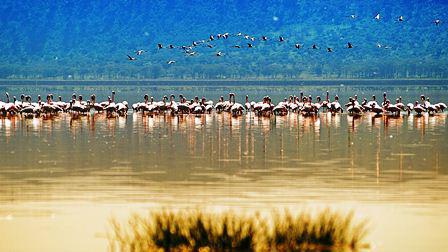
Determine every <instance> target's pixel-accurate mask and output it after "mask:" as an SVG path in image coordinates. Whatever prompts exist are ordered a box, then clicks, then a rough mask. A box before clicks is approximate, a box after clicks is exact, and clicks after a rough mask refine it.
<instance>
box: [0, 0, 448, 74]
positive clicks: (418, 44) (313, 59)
mask: <svg viewBox="0 0 448 252" xmlns="http://www.w3.org/2000/svg"><path fill="white" fill-rule="evenodd" d="M377 13H380V15H381V18H380V20H375V19H374V16H375V15H376V14H377ZM447 13H448V3H447V2H446V1H421V0H398V1H351V2H350V1H346V0H332V1H323V0H314V1H301V0H296V1H287V0H285V1H279V0H268V1H249V0H209V1H198V0H189V1H185V0H146V1H145V0H135V1H133V0H127V1H125V0H117V1H110V0H95V1H87V0H71V1H69V0H66V1H60V0H44V1H35V0H19V1H17V0H2V2H1V3H0V52H1V53H0V78H29V79H32V78H58V79H133V78H147V79H149V78H151V79H157V78H171V79H181V78H188V79H190V78H196V79H224V78H227V79H228V78H235V79H238V78H247V79H248V78H276V79H297V78H314V77H317V78H321V77H323V78H447V77H448V49H447V45H448V43H447V42H448V14H447ZM351 15H355V17H354V18H353V17H351ZM400 15H402V16H403V18H404V20H403V21H402V22H400V21H398V17H399V16H400ZM436 19H440V20H441V23H440V24H439V25H435V23H434V20H436ZM226 32H229V33H230V34H231V35H233V36H231V37H230V38H228V39H219V40H218V39H215V40H214V41H211V42H210V44H212V45H213V46H214V47H213V48H209V47H207V46H206V44H207V43H205V44H201V45H199V46H197V47H194V48H193V50H192V51H194V52H195V55H194V56H189V55H188V54H186V53H185V52H184V50H182V49H179V48H176V49H168V48H166V47H167V46H168V45H169V44H173V45H175V46H181V45H191V44H192V43H193V41H199V40H203V39H204V40H207V39H208V38H209V36H210V34H214V35H215V37H216V35H217V34H218V33H226ZM239 32H241V33H242V35H245V34H248V35H250V36H251V37H255V38H256V40H255V41H254V42H251V43H252V44H253V48H248V47H247V43H248V40H246V39H244V37H243V36H235V34H237V33H239ZM263 35H265V36H267V37H268V40H267V41H261V40H260V38H261V36H263ZM280 35H281V36H284V38H285V40H286V41H284V42H279V41H278V36H280ZM348 42H350V43H352V44H353V48H350V49H349V48H347V43H348ZM158 43H161V44H163V45H164V48H163V49H157V44H158ZM296 43H299V44H300V45H301V46H302V47H301V48H300V49H296V48H295V46H294V45H295V44H296ZM313 44H316V45H317V46H318V48H319V49H316V50H313V49H311V47H312V45H313ZM377 44H380V45H381V47H378V45H377ZM234 45H241V46H242V48H235V47H233V46H234ZM327 47H331V48H332V49H333V52H331V53H330V52H328V51H327ZM138 49H144V50H146V52H145V53H144V54H142V55H140V56H136V55H135V51H136V50H138ZM218 51H221V52H222V56H220V57H218V56H216V53H217V52H218ZM127 54H130V55H131V56H132V57H137V60H135V61H130V60H128V57H127V56H126V55H127ZM169 60H172V61H175V63H174V64H167V61H169Z"/></svg>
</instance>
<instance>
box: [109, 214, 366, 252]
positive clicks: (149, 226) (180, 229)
mask: <svg viewBox="0 0 448 252" xmlns="http://www.w3.org/2000/svg"><path fill="white" fill-rule="evenodd" d="M112 229H113V231H112V232H111V233H110V235H109V242H110V249H111V251H157V250H159V251H357V250H359V249H360V248H363V247H366V246H368V245H367V244H365V243H364V237H365V234H366V228H365V222H361V223H359V224H354V223H353V214H352V213H349V214H346V215H344V214H341V213H338V212H334V211H330V210H325V211H322V212H320V213H317V214H310V213H307V212H304V213H301V214H298V215H293V214H291V213H289V212H288V211H285V212H283V213H279V212H274V213H272V214H271V215H270V218H267V217H263V216H261V215H260V214H258V213H257V214H255V215H254V216H247V215H242V214H235V213H233V212H225V213H219V214H218V213H207V212H202V211H198V210H195V211H185V210H184V211H177V212H176V211H170V210H161V211H154V212H151V213H150V215H149V216H148V217H143V216H140V215H133V216H132V217H131V218H130V219H129V222H128V224H127V225H124V226H123V225H121V224H120V223H119V222H117V221H116V220H112Z"/></svg>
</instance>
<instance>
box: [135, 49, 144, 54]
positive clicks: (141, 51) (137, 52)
mask: <svg viewBox="0 0 448 252" xmlns="http://www.w3.org/2000/svg"><path fill="white" fill-rule="evenodd" d="M144 52H145V50H137V51H135V54H137V55H142V54H143V53H144Z"/></svg>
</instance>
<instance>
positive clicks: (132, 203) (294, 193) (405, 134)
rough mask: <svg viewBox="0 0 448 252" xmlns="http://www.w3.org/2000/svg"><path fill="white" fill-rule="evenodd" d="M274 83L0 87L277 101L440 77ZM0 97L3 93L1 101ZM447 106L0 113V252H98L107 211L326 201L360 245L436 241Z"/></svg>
mask: <svg viewBox="0 0 448 252" xmlns="http://www.w3.org/2000/svg"><path fill="white" fill-rule="evenodd" d="M341 84H343V83H340V82H337V83H333V84H332V85H326V84H319V85H317V84H315V83H311V84H310V83H304V84H298V85H294V84H288V85H285V86H281V85H267V84H263V85H259V84H257V85H251V84H247V85H244V86H241V85H227V84H222V83H220V84H219V85H211V84H197V85H155V86H154V85H138V86H130V85H123V84H119V85H113V86H108V85H105V84H98V85H97V84H96V85H90V84H80V85H75V84H70V85H62V84H60V83H55V84H42V83H39V84H36V85H33V86H30V85H14V86H11V85H10V84H7V83H6V84H5V83H3V84H1V83H0V92H1V93H4V91H8V92H9V93H11V94H13V95H16V96H20V94H21V93H27V94H31V95H36V94H41V95H46V93H48V92H52V93H54V94H55V95H56V96H57V95H63V96H64V98H65V99H68V97H69V95H71V94H72V93H73V92H76V93H78V94H83V95H84V97H88V96H89V95H90V94H91V93H96V94H97V96H98V97H99V98H100V99H104V98H105V97H106V96H107V95H108V94H109V93H110V91H111V90H112V89H114V90H116V91H117V99H118V100H122V99H126V100H128V101H129V102H130V103H133V102H135V101H137V100H141V97H142V96H143V94H144V93H149V94H150V96H154V97H159V98H160V97H161V96H162V95H164V94H166V95H169V94H171V93H174V94H176V95H177V94H180V93H183V94H184V95H187V96H188V97H191V96H193V95H198V96H202V95H205V96H207V97H209V98H211V99H214V100H216V99H217V98H218V97H219V96H220V95H224V96H226V94H227V93H228V92H229V91H233V92H236V94H237V100H239V101H242V99H243V97H244V95H246V94H248V95H249V96H250V97H251V99H259V98H260V97H262V96H264V95H266V94H269V95H271V97H273V99H274V101H275V102H278V101H279V100H280V99H282V98H283V97H285V96H289V95H290V94H298V92H300V91H301V90H303V91H304V92H305V93H306V94H309V93H311V94H312V95H321V96H324V93H325V90H329V91H330V92H331V95H334V94H336V93H337V94H339V96H340V97H341V98H342V100H343V101H345V100H346V98H347V97H348V96H352V95H354V94H358V96H360V97H363V96H366V97H370V96H371V95H372V94H376V95H377V97H381V95H382V93H383V91H387V92H388V95H389V97H393V98H395V97H396V96H402V97H403V98H404V100H405V101H406V102H411V101H415V100H416V99H418V97H419V95H420V94H421V93H424V94H426V95H428V96H430V97H431V101H433V102H435V101H442V102H446V98H447V97H448V96H447V95H448V91H447V90H448V84H447V83H445V82H444V83H442V84H440V83H439V84H438V85H432V83H429V84H428V83H417V84H415V83H412V84H409V85H405V84H402V83H399V85H393V84H394V83H381V84H378V85H375V84H372V83H367V84H366V83H351V84H350V85H341ZM2 98H3V97H2ZM447 126H448V125H447V114H446V113H442V114H438V115H435V116H427V115H425V116H421V117H417V116H414V115H412V114H411V115H410V116H407V115H402V116H401V117H399V118H395V117H379V118H377V117H374V116H372V115H370V114H365V115H363V116H362V117H361V118H353V117H351V116H349V115H346V114H341V115H331V114H327V113H321V114H320V115H318V116H315V117H303V116H301V115H297V114H289V115H287V116H284V117H271V118H265V117H256V116H254V115H253V114H245V115H243V116H241V117H238V118H233V117H231V116H229V115H228V114H225V113H224V114H215V113H212V114H210V115H202V116H193V115H189V116H176V117H172V116H170V115H160V116H154V117H151V116H142V115H141V114H133V113H130V114H129V115H128V117H120V118H106V117H105V116H104V115H91V116H86V117H81V118H72V117H71V116H70V115H60V116H57V117H54V118H34V119H22V118H20V117H15V118H0V234H1V235H0V251H105V250H107V239H106V238H105V233H106V231H107V230H108V228H109V225H108V220H109V219H110V218H111V217H112V216H114V217H117V218H121V219H123V220H125V219H126V218H127V217H128V216H129V215H130V214H132V213H134V212H138V213H146V212H147V210H148V209H153V208H161V207H170V208H176V209H178V208H196V207H199V208H204V209H211V210H219V211H220V210H222V209H238V210H241V211H245V212H252V211H270V210H272V209H282V208H289V209H292V210H293V211H296V210H303V209H321V208H325V207H330V208H332V209H336V210H341V211H350V210H353V211H354V212H355V215H356V218H357V219H367V220H368V221H369V230H370V232H369V235H368V237H367V239H366V241H368V242H369V243H370V244H371V250H372V251H442V250H443V249H446V248H447V247H448V239H447V238H448V237H447V233H448V215H447V214H446V213H448V155H447V153H448V141H447V140H448V131H447Z"/></svg>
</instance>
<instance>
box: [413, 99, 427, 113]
mask: <svg viewBox="0 0 448 252" xmlns="http://www.w3.org/2000/svg"><path fill="white" fill-rule="evenodd" d="M414 111H415V112H416V113H417V115H421V114H422V113H423V112H425V111H426V109H425V108H424V107H423V106H422V105H421V104H419V103H418V101H415V105H414Z"/></svg>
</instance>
